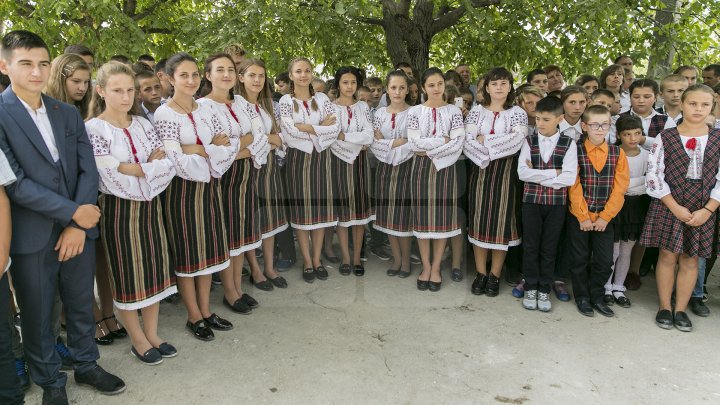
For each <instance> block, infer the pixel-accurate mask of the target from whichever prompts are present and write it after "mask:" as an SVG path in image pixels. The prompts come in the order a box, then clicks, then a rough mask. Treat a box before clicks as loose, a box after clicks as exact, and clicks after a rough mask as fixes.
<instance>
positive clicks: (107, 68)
mask: <svg viewBox="0 0 720 405" xmlns="http://www.w3.org/2000/svg"><path fill="white" fill-rule="evenodd" d="M115 75H127V76H129V77H130V78H131V79H132V80H133V83H135V74H134V73H133V70H132V68H131V67H130V66H128V65H126V64H124V63H121V62H117V61H110V62H108V63H106V64H104V65H102V66H100V69H98V71H97V77H96V85H97V86H96V87H95V88H93V95H92V102H91V103H90V113H89V114H88V118H94V117H97V116H98V115H100V114H102V113H103V111H105V100H104V99H103V98H102V97H101V96H100V94H99V93H98V92H97V88H98V87H100V88H101V89H104V88H105V86H107V82H108V80H110V78H111V77H112V76H115ZM133 99H134V100H133V106H132V108H131V109H130V111H129V112H128V114H130V115H139V114H138V109H139V105H138V100H137V97H134V98H133Z"/></svg>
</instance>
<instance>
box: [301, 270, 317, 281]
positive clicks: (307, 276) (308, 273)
mask: <svg viewBox="0 0 720 405" xmlns="http://www.w3.org/2000/svg"><path fill="white" fill-rule="evenodd" d="M303 280H305V282H306V283H312V282H313V281H315V270H314V269H313V268H312V267H309V268H307V269H305V270H303Z"/></svg>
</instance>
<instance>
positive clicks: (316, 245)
mask: <svg viewBox="0 0 720 405" xmlns="http://www.w3.org/2000/svg"><path fill="white" fill-rule="evenodd" d="M288 71H289V72H290V81H291V83H290V94H286V95H284V96H283V97H282V98H281V99H280V105H279V108H280V124H281V129H282V134H283V139H284V140H285V143H286V144H287V146H288V150H287V159H286V163H285V164H286V165H288V167H287V169H288V177H287V197H288V204H289V205H290V225H291V226H292V227H293V228H295V234H296V236H297V240H298V244H299V245H300V252H301V254H302V256H303V279H304V280H305V281H306V282H308V283H312V282H313V281H315V278H316V277H317V278H319V279H320V280H326V279H327V277H328V273H327V270H326V269H325V267H323V265H322V263H321V261H320V255H321V253H322V249H323V239H324V236H325V229H324V228H328V227H332V226H335V225H336V224H337V215H336V214H335V209H334V207H333V190H332V181H331V180H332V177H331V175H330V171H331V170H332V167H331V165H330V162H331V156H330V154H331V152H330V150H329V148H330V146H331V145H332V144H333V143H335V140H336V139H337V136H338V133H339V132H340V129H339V127H338V125H336V119H335V113H336V108H335V105H334V104H333V103H332V102H331V101H330V100H329V99H328V98H327V96H326V95H325V94H323V93H315V91H314V90H313V87H312V84H311V81H312V65H311V64H310V61H309V60H307V59H305V58H297V59H293V60H292V61H291V62H290V65H289V67H288ZM311 240H312V249H311V246H310V241H311Z"/></svg>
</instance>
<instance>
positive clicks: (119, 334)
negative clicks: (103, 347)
mask: <svg viewBox="0 0 720 405" xmlns="http://www.w3.org/2000/svg"><path fill="white" fill-rule="evenodd" d="M109 320H112V322H113V323H114V324H115V327H116V328H117V329H115V330H110V327H109V326H108V331H109V332H110V336H112V337H113V338H115V339H121V338H124V337H126V336H127V335H128V333H127V330H125V328H123V327H122V325H120V322H118V320H117V318H116V317H115V315H112V316H108V317H107V318H103V319H102V320H101V322H105V325H107V321H109Z"/></svg>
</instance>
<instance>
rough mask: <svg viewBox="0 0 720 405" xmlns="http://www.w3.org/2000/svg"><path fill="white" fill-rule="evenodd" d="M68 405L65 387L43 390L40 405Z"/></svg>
mask: <svg viewBox="0 0 720 405" xmlns="http://www.w3.org/2000/svg"><path fill="white" fill-rule="evenodd" d="M68 403H69V402H68V398H67V393H66V392H65V387H62V388H51V387H47V388H43V396H42V405H68Z"/></svg>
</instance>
